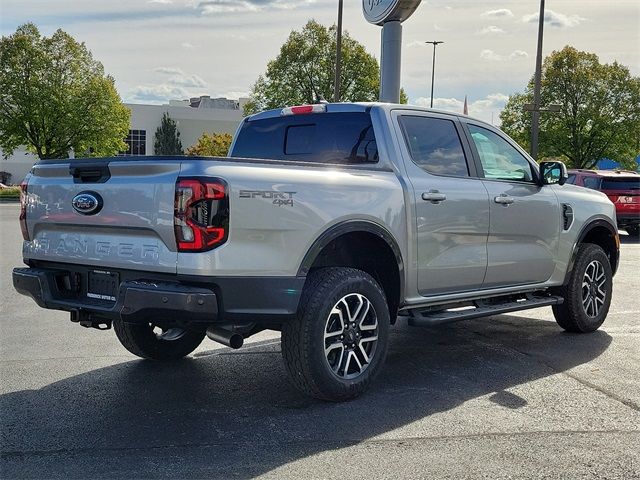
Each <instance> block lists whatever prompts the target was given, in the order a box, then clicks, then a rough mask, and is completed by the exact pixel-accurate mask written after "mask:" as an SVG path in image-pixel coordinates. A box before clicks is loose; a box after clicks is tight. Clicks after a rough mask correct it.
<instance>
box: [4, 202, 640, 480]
mask: <svg viewBox="0 0 640 480" xmlns="http://www.w3.org/2000/svg"><path fill="white" fill-rule="evenodd" d="M17 213H18V208H17V206H16V205H6V204H4V205H3V204H0V236H1V237H0V239H1V251H2V257H1V265H2V270H1V272H0V282H1V284H2V285H1V291H0V310H1V312H2V313H1V316H0V353H1V355H0V380H1V381H0V434H1V446H0V448H1V453H0V458H1V463H0V477H2V478H7V479H8V478H140V477H145V478H149V477H153V478H157V477H172V478H205V477H206V478H246V477H261V478H296V479H297V478H346V479H350V478H456V479H457V478H482V477H484V478H523V477H524V478H561V477H562V478H625V479H628V478H637V477H639V476H640V448H639V447H638V445H640V275H638V269H639V268H640V244H639V243H638V242H637V241H633V240H632V239H630V238H629V237H626V236H624V237H623V246H622V261H621V267H620V270H619V273H618V275H617V276H616V278H615V293H614V299H613V303H612V307H611V312H610V314H609V318H608V319H607V321H606V322H605V324H604V326H603V328H602V329H601V330H600V331H598V332H596V333H594V334H591V335H572V334H567V333H564V332H562V331H561V330H560V329H559V327H557V326H556V324H555V322H554V321H553V320H552V317H551V311H550V309H548V308H544V309H538V310H531V311H527V312H523V313H520V314H518V315H502V316H497V317H493V318H490V319H481V320H477V321H469V322H466V323H459V324H453V325H448V326H444V327H439V328H419V329H415V328H410V327H407V326H406V322H404V321H402V320H401V321H400V322H399V324H398V325H397V326H396V327H394V328H393V329H392V338H391V346H390V354H389V357H388V360H387V365H386V367H385V369H384V371H383V373H382V374H381V375H380V377H379V379H378V381H377V382H376V383H375V385H374V386H373V388H372V389H371V390H370V391H369V392H368V394H366V395H365V396H363V397H362V398H360V399H357V400H355V401H352V402H349V403H344V404H328V403H322V402H318V401H314V400H309V399H307V398H304V397H302V396H300V395H299V394H298V393H297V391H295V390H294V389H293V387H292V386H290V385H289V383H288V381H287V379H286V374H285V370H284V367H283V365H282V361H281V358H280V345H279V339H278V336H277V335H276V334H262V335H259V336H256V337H252V338H251V339H250V340H249V342H248V344H247V347H245V348H243V349H241V350H239V351H231V350H229V349H227V348H225V347H222V346H219V345H217V344H215V343H213V342H211V341H209V340H205V342H204V343H203V344H202V345H201V346H200V348H199V349H198V350H197V351H196V352H195V354H194V355H192V356H191V357H189V358H188V359H185V360H183V361H180V362H177V363H174V364H158V363H153V362H148V361H143V360H139V359H137V358H136V357H133V356H132V355H130V354H128V352H126V351H125V350H124V348H122V347H121V346H120V344H119V343H118V341H117V340H116V338H115V335H114V334H113V332H112V331H107V332H99V331H97V330H87V329H84V328H81V327H79V326H77V325H75V324H71V322H69V320H68V315H67V314H65V313H62V312H53V311H45V310H41V309H39V308H38V307H37V306H36V305H35V304H34V303H33V302H32V301H31V300H29V299H27V298H26V297H22V296H19V295H18V294H16V293H15V292H14V291H13V288H12V286H11V268H12V267H14V266H18V265H20V264H21V257H20V242H21V237H20V230H19V227H18V224H17V221H16V218H17Z"/></svg>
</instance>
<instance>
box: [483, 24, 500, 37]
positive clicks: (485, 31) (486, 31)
mask: <svg viewBox="0 0 640 480" xmlns="http://www.w3.org/2000/svg"><path fill="white" fill-rule="evenodd" d="M479 33H481V34H482V35H488V34H496V33H504V30H503V29H502V28H500V27H497V26H495V25H489V26H488V27H484V28H483V29H482V30H480V32H479Z"/></svg>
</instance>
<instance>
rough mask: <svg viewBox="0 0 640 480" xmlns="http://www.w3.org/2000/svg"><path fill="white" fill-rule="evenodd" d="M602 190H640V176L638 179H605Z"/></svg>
mask: <svg viewBox="0 0 640 480" xmlns="http://www.w3.org/2000/svg"><path fill="white" fill-rule="evenodd" d="M600 188H602V190H640V175H639V176H638V177H620V178H607V177H604V178H603V179H602V186H601V187H600Z"/></svg>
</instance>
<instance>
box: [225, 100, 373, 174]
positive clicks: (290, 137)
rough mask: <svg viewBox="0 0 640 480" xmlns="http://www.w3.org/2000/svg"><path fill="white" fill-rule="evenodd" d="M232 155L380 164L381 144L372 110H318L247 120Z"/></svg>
mask: <svg viewBox="0 0 640 480" xmlns="http://www.w3.org/2000/svg"><path fill="white" fill-rule="evenodd" d="M231 156H232V157H238V158H269V159H275V160H294V161H299V162H310V163H337V164H359V163H376V162H378V147H377V145H376V138H375V135H374V133H373V126H372V125H371V116H370V115H369V114H368V113H364V112H353V113H314V114H309V115H291V116H283V117H277V118H266V119H263V120H253V121H250V122H245V123H244V124H243V125H242V128H241V129H240V132H239V134H238V137H237V139H236V143H235V146H234V148H233V152H232V154H231Z"/></svg>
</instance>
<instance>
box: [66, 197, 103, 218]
mask: <svg viewBox="0 0 640 480" xmlns="http://www.w3.org/2000/svg"><path fill="white" fill-rule="evenodd" d="M71 205H72V206H73V209H74V210H75V211H76V212H78V213H80V214H82V215H95V214H96V213H98V212H99V211H100V210H101V209H102V197H101V196H100V195H99V194H97V193H95V192H80V193H79V194H77V195H76V196H75V197H73V200H71Z"/></svg>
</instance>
